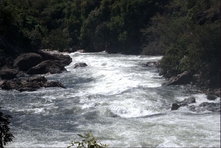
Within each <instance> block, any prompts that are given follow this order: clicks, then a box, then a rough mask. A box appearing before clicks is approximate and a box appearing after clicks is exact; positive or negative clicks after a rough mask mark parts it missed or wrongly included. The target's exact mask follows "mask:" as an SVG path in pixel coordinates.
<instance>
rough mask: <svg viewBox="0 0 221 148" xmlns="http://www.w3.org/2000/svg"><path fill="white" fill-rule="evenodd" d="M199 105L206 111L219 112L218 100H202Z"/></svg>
mask: <svg viewBox="0 0 221 148" xmlns="http://www.w3.org/2000/svg"><path fill="white" fill-rule="evenodd" d="M199 106H200V107H203V108H205V109H206V110H208V111H212V112H220V102H218V103H209V102H203V103H201V104H200V105H199Z"/></svg>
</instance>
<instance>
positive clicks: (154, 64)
mask: <svg viewBox="0 0 221 148" xmlns="http://www.w3.org/2000/svg"><path fill="white" fill-rule="evenodd" d="M156 64H157V62H153V61H149V62H147V63H146V64H145V66H147V67H156Z"/></svg>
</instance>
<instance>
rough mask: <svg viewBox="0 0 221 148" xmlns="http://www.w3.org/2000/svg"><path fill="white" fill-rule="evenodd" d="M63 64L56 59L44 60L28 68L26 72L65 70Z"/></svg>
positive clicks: (52, 72) (59, 71)
mask: <svg viewBox="0 0 221 148" xmlns="http://www.w3.org/2000/svg"><path fill="white" fill-rule="evenodd" d="M65 70H66V69H65V67H64V64H63V63H62V62H61V61H58V60H46V61H43V62H41V63H39V64H38V65H36V66H34V67H32V68H30V69H29V70H28V71H27V74H46V73H51V74H54V73H61V72H63V71H65Z"/></svg>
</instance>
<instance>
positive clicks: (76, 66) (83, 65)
mask: <svg viewBox="0 0 221 148" xmlns="http://www.w3.org/2000/svg"><path fill="white" fill-rule="evenodd" d="M86 66H87V64H86V63H83V62H79V63H75V64H74V68H78V67H86Z"/></svg>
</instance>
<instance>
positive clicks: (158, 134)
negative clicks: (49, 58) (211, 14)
mask: <svg viewBox="0 0 221 148" xmlns="http://www.w3.org/2000/svg"><path fill="white" fill-rule="evenodd" d="M70 56H71V57H72V58H73V62H72V63H71V64H70V65H68V66H67V67H66V69H67V72H64V73H61V74H53V75H47V76H46V77H47V79H48V80H59V81H60V82H61V83H63V85H64V86H65V87H66V89H63V88H42V89H39V90H37V91H34V92H18V91H15V90H13V91H4V90H0V94H1V97H0V102H1V106H2V107H3V110H4V111H5V112H6V113H7V114H10V115H12V116H13V118H12V119H11V127H12V129H11V130H12V133H13V135H14V136H15V138H14V140H13V142H10V143H9V144H8V145H7V147H19V148H20V147H67V146H68V145H70V142H71V141H72V140H74V139H78V136H77V134H83V133H88V132H90V133H91V134H93V135H94V136H95V137H96V138H97V139H98V142H100V143H103V144H108V145H109V146H108V147H149V146H150V147H220V114H219V113H212V112H209V111H204V112H192V111H189V109H188V108H187V107H181V108H180V109H179V110H176V111H171V110H170V108H171V104H172V103H173V102H176V101H181V100H183V99H184V98H187V97H190V96H194V97H195V98H196V103H195V104H200V103H202V102H205V101H207V102H208V100H207V99H206V96H205V95H204V94H203V93H201V92H200V91H199V90H197V89H196V88H194V87H191V86H162V83H164V82H165V79H164V78H163V77H161V76H159V74H158V69H156V68H155V67H146V66H144V65H145V63H146V62H148V61H157V60H159V59H161V58H162V57H160V56H143V55H138V56H135V55H121V54H107V53H105V52H101V53H71V54H70ZM77 62H85V63H87V65H88V66H87V67H82V68H75V69H74V68H73V67H74V64H75V63H77ZM216 101H220V98H218V99H217V100H216Z"/></svg>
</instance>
